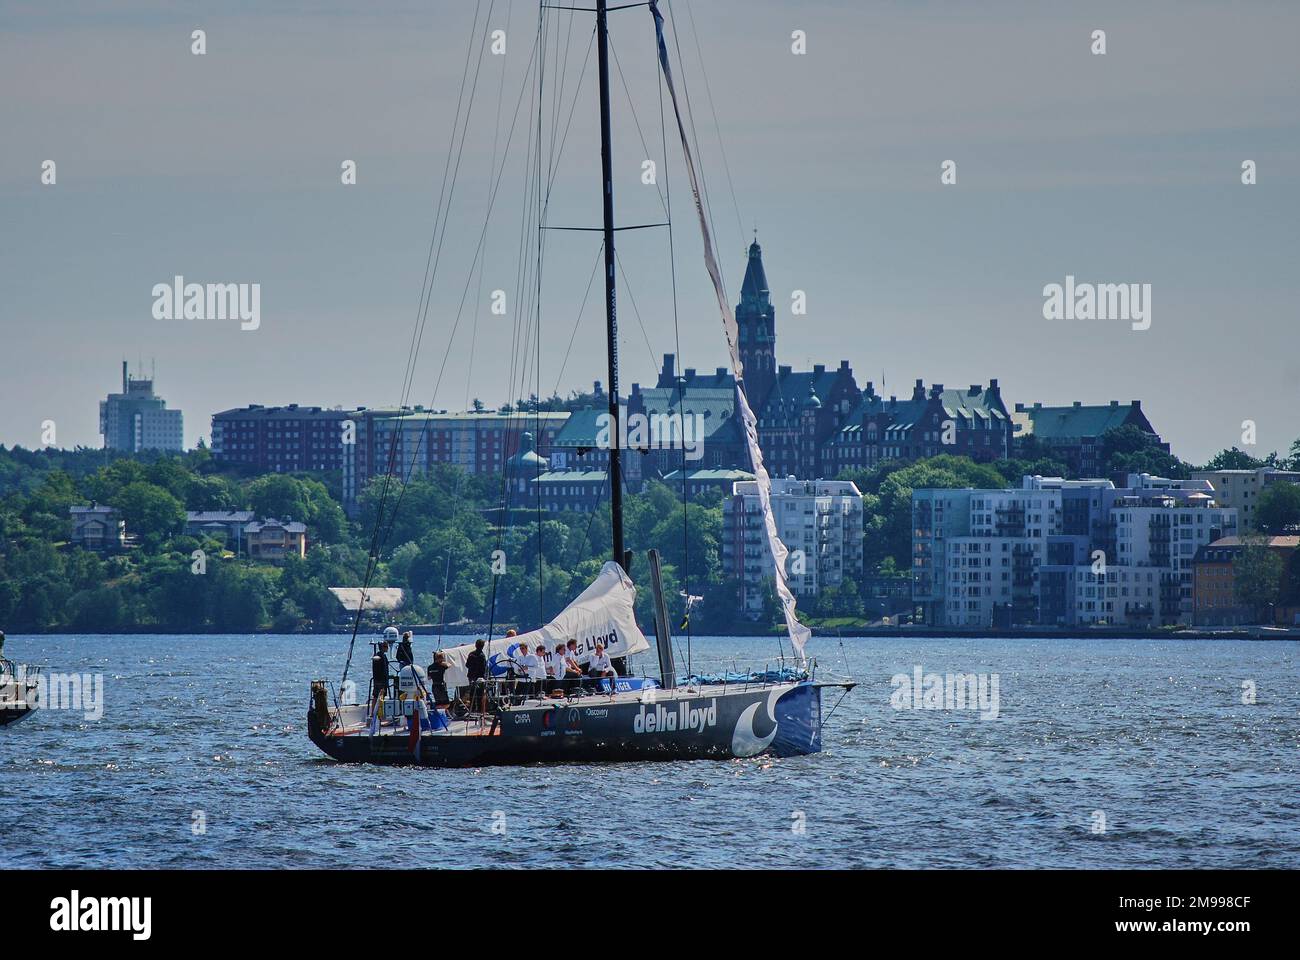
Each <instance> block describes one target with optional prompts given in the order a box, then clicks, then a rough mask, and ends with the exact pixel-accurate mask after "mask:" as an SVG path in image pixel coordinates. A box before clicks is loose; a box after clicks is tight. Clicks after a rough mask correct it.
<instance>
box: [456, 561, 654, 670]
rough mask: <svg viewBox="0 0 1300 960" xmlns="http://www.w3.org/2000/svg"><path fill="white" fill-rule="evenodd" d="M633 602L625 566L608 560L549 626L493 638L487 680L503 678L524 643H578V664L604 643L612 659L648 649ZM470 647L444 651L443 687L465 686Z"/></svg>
mask: <svg viewBox="0 0 1300 960" xmlns="http://www.w3.org/2000/svg"><path fill="white" fill-rule="evenodd" d="M635 601H636V587H635V586H634V585H633V584H632V581H631V580H630V579H628V576H627V574H625V573H624V572H623V568H622V567H620V566H619V565H618V564H617V563H614V562H613V561H612V560H611V561H606V562H605V566H603V567H602V568H601V570H600V574H599V575H598V576H597V577H596V579H595V580H593V581H592V582H591V586H589V587H587V589H586V590H584V591H582V593H580V594H579V595H578V597H577V599H575V600H574V601H573V602H572V603H571V604H569V605H568V606H567V607H565V608H564V609H563V610H561V611H560V613H559V615H558V616H557V617H556V618H555V619H554V620H552V621H551V622H550V623H548V624H546V625H545V626H543V627H540V628H539V629H537V630H530V631H529V632H528V633H521V634H519V636H517V637H510V638H508V639H501V638H498V639H496V640H493V641H492V643H491V645H490V647H489V649H488V655H489V661H488V674H489V676H502V675H504V674H505V672H506V667H507V664H508V661H509V659H510V657H512V656H513V655H514V652H515V650H517V649H518V647H519V645H520V644H523V643H527V644H528V645H529V647H530V648H533V647H536V646H537V644H539V643H540V644H543V645H545V647H546V649H547V650H554V649H555V645H556V644H557V643H567V642H568V641H569V640H577V641H578V661H579V662H580V663H582V662H585V661H586V660H587V659H588V658H589V657H590V656H591V654H592V651H593V650H595V649H596V644H597V643H601V644H604V646H605V652H606V653H608V654H609V655H610V656H611V657H626V656H628V655H629V654H633V653H641V652H642V651H644V650H649V649H650V644H649V643H648V642H647V641H646V638H645V635H644V634H643V633H642V632H641V628H640V627H638V626H637V625H636V615H635V614H634V612H633V604H634V602H635ZM473 649H474V644H472V643H467V644H464V645H462V646H459V647H451V648H449V649H446V650H444V651H443V653H444V654H446V656H447V664H448V669H447V677H446V679H447V686H449V687H452V686H457V687H463V686H465V685H466V684H467V683H469V674H468V673H467V672H466V670H465V658H466V657H468V656H469V655H470V653H471V652H472V651H473Z"/></svg>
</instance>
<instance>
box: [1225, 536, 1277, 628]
mask: <svg viewBox="0 0 1300 960" xmlns="http://www.w3.org/2000/svg"><path fill="white" fill-rule="evenodd" d="M1282 570H1283V565H1282V558H1281V557H1280V556H1279V555H1278V553H1277V551H1276V550H1273V549H1271V548H1270V547H1269V546H1268V541H1267V540H1266V539H1265V538H1263V537H1258V536H1253V537H1246V538H1245V539H1244V541H1243V543H1242V547H1241V552H1240V553H1239V554H1237V557H1236V558H1235V559H1234V560H1233V563H1232V572H1233V579H1234V584H1235V591H1236V599H1237V602H1238V603H1239V604H1241V605H1242V606H1245V607H1249V608H1250V609H1251V610H1252V611H1254V614H1255V619H1256V620H1257V621H1258V620H1262V619H1264V618H1265V616H1266V612H1267V610H1268V608H1269V607H1270V606H1271V605H1272V604H1275V603H1277V600H1278V597H1279V595H1280V592H1281V587H1282Z"/></svg>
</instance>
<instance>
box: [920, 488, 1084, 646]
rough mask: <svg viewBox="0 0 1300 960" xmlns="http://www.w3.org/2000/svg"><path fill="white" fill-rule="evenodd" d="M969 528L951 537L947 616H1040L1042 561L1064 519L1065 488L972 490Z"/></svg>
mask: <svg viewBox="0 0 1300 960" xmlns="http://www.w3.org/2000/svg"><path fill="white" fill-rule="evenodd" d="M969 517H970V523H969V526H970V533H969V535H967V536H957V537H950V538H948V539H947V543H946V551H945V555H944V564H945V567H946V570H945V574H944V582H945V585H946V590H947V600H946V603H945V607H946V612H945V615H944V622H946V623H948V624H950V625H953V626H973V627H988V626H995V625H999V624H1000V623H1005V624H1008V625H1009V624H1010V623H1011V622H1012V621H1013V620H1014V621H1016V622H1023V621H1027V620H1028V621H1037V620H1038V619H1039V617H1038V609H1037V607H1038V594H1039V591H1038V579H1039V567H1041V566H1042V565H1043V563H1045V562H1046V559H1047V538H1048V537H1049V536H1055V535H1056V534H1057V533H1058V532H1059V529H1060V524H1061V491H1060V490H1044V489H1029V488H1027V487H1026V488H1022V489H1020V490H972V491H970V499H969Z"/></svg>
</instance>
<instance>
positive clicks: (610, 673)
mask: <svg viewBox="0 0 1300 960" xmlns="http://www.w3.org/2000/svg"><path fill="white" fill-rule="evenodd" d="M587 676H589V677H592V678H593V679H595V681H596V683H595V687H596V689H597V690H599V689H600V681H601V679H602V678H604V677H609V678H610V680H611V683H610V692H611V693H612V692H614V689H615V688H616V686H617V683H616V681H617V680H618V671H616V670H615V669H614V664H613V663H611V662H610V659H609V654H607V653H606V652H605V645H604V644H602V643H598V644H596V652H595V653H593V654H592V655H591V662H590V663H588V664H587Z"/></svg>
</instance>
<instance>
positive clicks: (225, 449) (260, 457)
mask: <svg viewBox="0 0 1300 960" xmlns="http://www.w3.org/2000/svg"><path fill="white" fill-rule="evenodd" d="M362 413H364V411H361V410H344V409H342V408H340V407H335V408H334V409H332V410H330V409H325V408H324V407H303V406H299V405H298V404H296V403H291V404H289V405H288V406H286V407H264V406H262V405H261V404H250V405H249V406H247V407H241V408H238V409H235V410H223V411H222V412H220V413H216V414H213V415H212V456H213V458H214V459H216V460H220V461H223V462H225V463H240V464H246V465H247V466H250V467H254V468H255V469H257V470H258V471H259V472H261V473H293V472H295V471H299V470H308V471H320V470H342V469H343V465H344V462H345V460H346V459H347V458H348V457H349V456H351V453H352V450H351V447H352V445H353V444H352V441H354V440H355V435H356V433H357V425H358V422H359V421H360V420H361V419H362V417H361V414H362Z"/></svg>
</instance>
